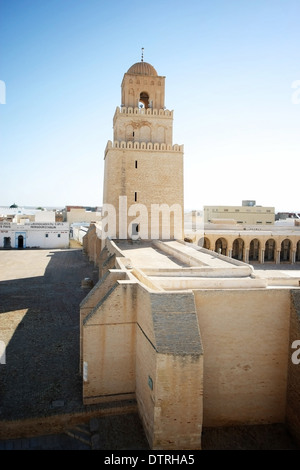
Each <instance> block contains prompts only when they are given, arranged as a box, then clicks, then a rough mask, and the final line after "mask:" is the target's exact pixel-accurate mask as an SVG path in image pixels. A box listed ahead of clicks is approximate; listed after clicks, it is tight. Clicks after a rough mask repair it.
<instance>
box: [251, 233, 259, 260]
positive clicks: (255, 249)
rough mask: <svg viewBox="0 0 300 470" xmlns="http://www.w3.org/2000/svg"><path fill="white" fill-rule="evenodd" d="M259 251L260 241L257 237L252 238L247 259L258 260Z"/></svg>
mask: <svg viewBox="0 0 300 470" xmlns="http://www.w3.org/2000/svg"><path fill="white" fill-rule="evenodd" d="M259 251H260V241H259V240H258V238H254V239H253V240H251V242H250V248H249V261H258V260H259Z"/></svg>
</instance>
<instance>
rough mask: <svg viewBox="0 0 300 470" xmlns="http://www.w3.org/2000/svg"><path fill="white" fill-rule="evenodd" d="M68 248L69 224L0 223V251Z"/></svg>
mask: <svg viewBox="0 0 300 470" xmlns="http://www.w3.org/2000/svg"><path fill="white" fill-rule="evenodd" d="M68 247H69V224H68V223H67V222H25V223H23V224H17V223H12V222H5V221H3V222H0V249H10V248H17V249H22V248H68Z"/></svg>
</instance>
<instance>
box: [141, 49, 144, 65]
mask: <svg viewBox="0 0 300 470" xmlns="http://www.w3.org/2000/svg"><path fill="white" fill-rule="evenodd" d="M141 62H144V48H143V47H142V58H141Z"/></svg>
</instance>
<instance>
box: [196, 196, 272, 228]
mask: <svg viewBox="0 0 300 470" xmlns="http://www.w3.org/2000/svg"><path fill="white" fill-rule="evenodd" d="M220 219H221V220H222V221H223V223H233V224H240V225H245V224H248V225H272V224H274V221H275V208H274V207H263V206H257V205H256V202H255V201H243V202H242V205H241V206H204V223H208V222H212V223H218V222H219V220H220Z"/></svg>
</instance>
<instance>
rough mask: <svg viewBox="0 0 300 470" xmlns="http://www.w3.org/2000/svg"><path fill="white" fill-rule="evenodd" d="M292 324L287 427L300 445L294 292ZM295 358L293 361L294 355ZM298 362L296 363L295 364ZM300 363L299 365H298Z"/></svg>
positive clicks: (295, 296)
mask: <svg viewBox="0 0 300 470" xmlns="http://www.w3.org/2000/svg"><path fill="white" fill-rule="evenodd" d="M291 296H292V302H291V324H290V338H289V348H288V380H287V404H286V422H287V426H288V428H289V430H290V432H291V434H292V435H293V436H294V438H295V439H296V440H297V442H298V443H299V444H300V362H299V359H300V352H298V351H299V350H300V346H299V345H297V347H296V348H294V347H292V346H293V342H294V341H299V340H300V295H299V291H292V294H291ZM293 354H295V358H294V359H293V360H292V355H293ZM295 362H296V363H295ZM298 362H299V363H298Z"/></svg>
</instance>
